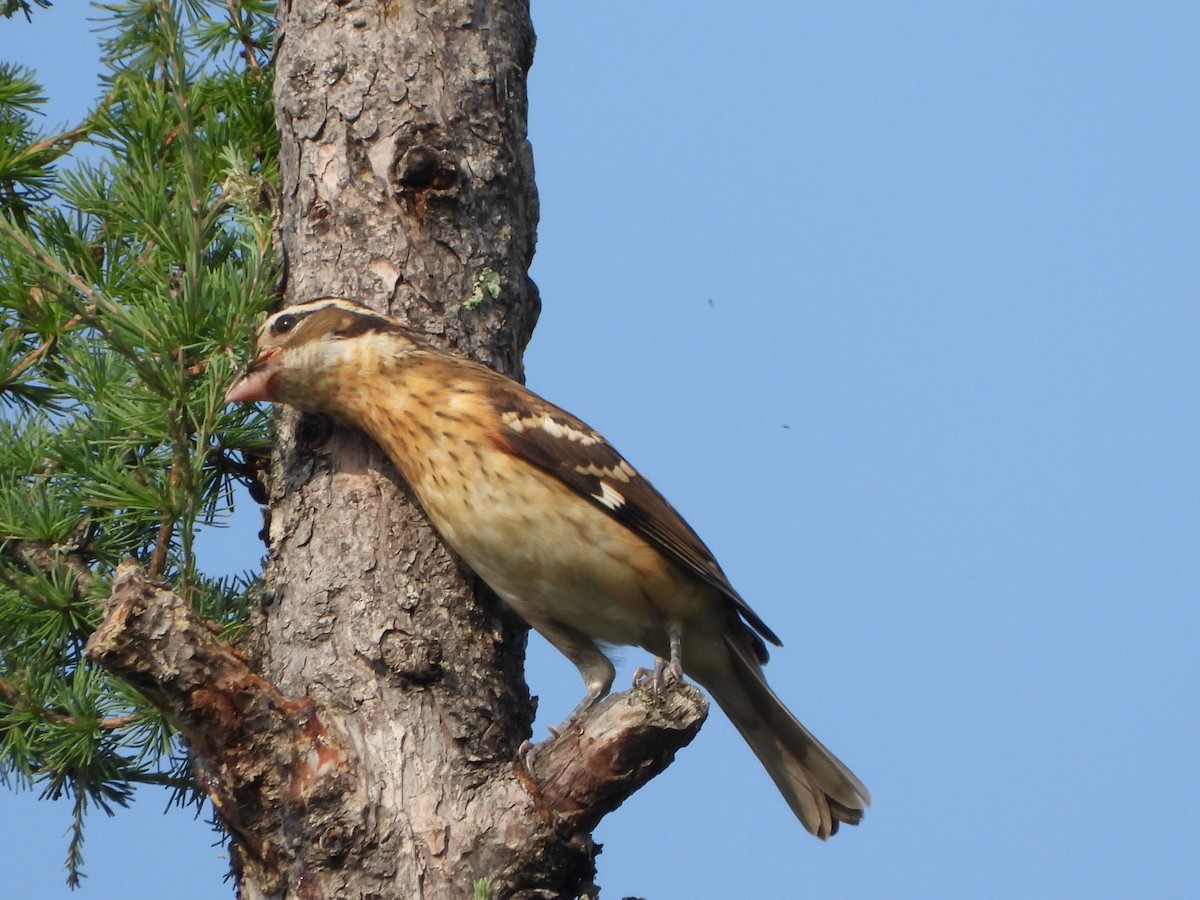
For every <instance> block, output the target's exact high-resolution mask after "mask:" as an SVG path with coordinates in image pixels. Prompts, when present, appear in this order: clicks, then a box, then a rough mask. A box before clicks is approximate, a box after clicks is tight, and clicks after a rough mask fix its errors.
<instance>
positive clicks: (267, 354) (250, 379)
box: [225, 347, 283, 403]
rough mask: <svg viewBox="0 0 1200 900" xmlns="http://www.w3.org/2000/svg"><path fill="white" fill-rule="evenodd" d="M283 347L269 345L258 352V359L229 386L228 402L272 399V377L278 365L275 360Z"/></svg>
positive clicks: (226, 396) (226, 395) (226, 399)
mask: <svg viewBox="0 0 1200 900" xmlns="http://www.w3.org/2000/svg"><path fill="white" fill-rule="evenodd" d="M282 349H283V348H282V347H268V348H267V349H266V350H264V351H263V352H262V353H260V354H258V359H256V360H254V363H253V364H252V365H251V366H250V368H249V369H247V370H246V374H245V375H243V376H242V377H241V378H239V379H238V380H237V381H235V382H234V383H233V384H231V385H230V386H229V390H227V391H226V392H225V402H226V403H255V402H257V401H259V400H270V399H271V391H270V388H271V378H272V377H273V376H274V375H275V372H276V370H277V369H278V368H279V366H278V365H276V364H274V362H273V360H274V359H275V357H276V356H278V355H279V351H280V350H282Z"/></svg>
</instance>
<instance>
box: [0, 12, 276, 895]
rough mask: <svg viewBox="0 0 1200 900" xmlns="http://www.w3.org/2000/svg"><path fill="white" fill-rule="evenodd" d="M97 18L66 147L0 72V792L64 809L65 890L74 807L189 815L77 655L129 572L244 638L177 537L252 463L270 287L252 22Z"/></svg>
mask: <svg viewBox="0 0 1200 900" xmlns="http://www.w3.org/2000/svg"><path fill="white" fill-rule="evenodd" d="M22 5H23V4H18V6H17V7H13V5H12V4H11V3H10V4H7V5H6V6H5V7H0V12H5V11H8V12H11V11H13V10H14V9H16V8H19V7H20V6H22ZM100 8H101V9H102V10H103V11H104V12H105V13H106V14H107V15H108V16H109V17H110V18H111V29H110V31H109V34H110V37H109V38H108V39H107V40H106V42H105V44H104V50H105V65H106V68H107V74H106V76H105V80H104V83H105V87H106V93H105V96H104V97H102V98H101V99H100V100H99V102H98V103H97V105H96V108H95V109H94V110H93V112H92V113H91V114H90V115H89V116H88V117H87V119H86V120H85V121H84V122H83V123H82V124H81V125H79V126H78V127H77V128H74V129H71V130H70V131H68V132H65V133H64V134H60V135H51V136H41V135H39V134H38V132H37V130H36V128H35V127H34V123H33V119H32V116H33V115H35V114H36V112H37V110H38V108H39V106H40V105H41V104H42V103H43V102H44V97H43V96H42V95H41V91H40V88H39V87H38V86H37V85H36V84H35V83H34V82H33V80H32V78H31V77H30V75H29V73H27V72H24V71H21V70H19V69H17V68H15V67H12V66H4V65H2V64H0V622H3V623H4V628H3V630H2V632H0V780H2V781H4V782H5V783H8V784H13V785H16V786H21V787H35V788H37V789H39V790H40V791H41V793H42V795H43V796H46V797H60V796H68V797H70V798H72V800H73V801H74V808H75V816H74V825H75V827H74V831H73V838H72V842H71V846H70V848H69V851H68V870H69V873H70V874H69V881H70V883H71V884H72V885H75V884H77V883H78V879H79V877H80V876H79V867H80V864H81V862H82V856H81V853H80V850H81V842H82V822H83V816H84V814H85V812H86V811H87V810H88V809H89V808H92V807H99V808H101V809H102V810H105V811H111V809H112V807H113V806H114V805H124V804H125V803H127V802H128V800H129V797H130V795H131V793H132V792H133V790H134V788H135V786H136V785H138V784H165V785H168V786H171V787H173V788H175V789H176V791H177V792H178V794H177V796H178V797H179V798H180V799H181V800H184V801H186V800H191V799H195V797H196V792H195V791H194V788H193V786H192V782H191V779H190V774H189V771H188V769H187V765H186V760H185V758H184V757H183V754H182V752H181V751H180V748H179V747H178V746H177V745H176V743H175V742H174V741H173V739H172V737H171V730H170V728H169V726H168V725H167V723H166V722H165V721H164V720H163V719H162V717H161V716H160V715H159V714H158V713H157V712H155V711H154V710H153V709H152V708H150V707H148V706H147V705H146V704H145V702H144V701H143V700H142V698H141V697H140V696H138V695H137V694H136V692H135V691H133V690H132V689H131V688H129V687H128V686H127V685H124V684H123V683H121V682H119V681H116V680H115V679H113V678H111V677H109V676H108V675H107V674H106V673H104V672H103V671H101V670H99V669H97V668H95V667H94V666H92V665H91V664H90V663H89V662H88V661H87V660H86V658H85V657H84V656H83V646H84V643H85V642H86V640H87V638H88V635H89V634H90V633H91V631H92V630H93V629H94V628H95V626H96V624H97V622H98V620H99V616H100V610H101V606H102V603H103V600H104V598H105V597H106V596H107V594H108V590H109V581H110V578H111V576H112V572H113V570H114V568H115V567H116V565H117V564H118V563H119V562H121V561H123V560H125V559H128V558H130V557H133V558H135V559H137V560H139V561H140V562H141V563H142V564H143V565H144V566H145V567H146V568H147V569H148V570H149V571H150V572H151V573H152V574H153V575H154V576H156V577H158V578H160V579H162V580H164V581H166V582H168V583H170V584H171V586H172V588H173V589H174V590H175V591H176V592H177V593H179V594H180V595H181V596H184V597H186V598H188V599H189V600H190V601H191V602H192V603H193V604H195V606H196V607H197V608H198V609H199V610H201V611H202V612H203V613H204V614H205V615H207V616H209V617H210V618H212V619H214V620H215V621H217V622H218V623H220V624H222V625H223V626H225V627H227V628H233V627H236V626H237V624H238V623H239V622H240V621H241V620H242V618H243V613H244V610H245V607H246V596H247V591H248V584H247V583H246V581H245V580H244V579H216V578H212V577H209V576H208V575H206V574H205V573H204V567H203V561H202V560H200V559H198V558H197V556H196V553H195V549H194V547H195V536H196V532H197V529H199V528H201V527H203V526H205V525H211V524H214V523H219V522H220V521H221V520H222V519H223V518H226V517H227V516H228V515H229V513H230V512H231V508H232V499H231V498H232V496H233V491H232V488H233V486H234V484H235V483H236V482H239V481H240V482H243V483H249V482H250V481H251V480H253V479H254V478H255V477H256V471H257V469H256V467H257V462H258V460H259V459H260V458H261V457H262V455H264V454H265V453H266V452H267V450H268V446H269V444H268V437H267V433H266V426H265V421H264V418H263V416H262V414H261V412H259V411H256V410H254V409H253V408H249V409H248V408H246V407H245V406H244V405H238V406H233V407H227V406H226V405H225V404H224V401H223V392H224V389H225V387H226V386H227V384H228V383H229V381H230V380H231V378H232V375H233V372H234V369H235V366H236V364H237V362H238V360H239V359H240V358H241V356H242V355H243V353H244V351H245V348H246V344H247V342H248V338H249V334H250V331H251V329H252V326H253V324H254V322H255V321H256V320H257V318H258V316H259V313H260V312H261V311H262V310H263V309H265V308H266V306H267V304H268V303H269V302H270V300H271V294H272V291H273V288H274V284H275V280H276V273H275V271H274V263H273V259H274V255H273V250H272V247H271V223H270V200H271V197H272V185H273V183H274V179H275V174H276V172H275V164H276V162H275V161H276V155H277V153H276V138H275V131H274V123H273V118H272V117H273V113H272V108H271V74H272V73H271V70H270V69H269V68H268V67H267V65H266V62H267V54H268V53H269V52H270V40H271V31H270V28H271V24H272V22H273V19H272V14H273V8H272V5H271V4H269V3H263V2H259V0H240V2H228V3H227V2H226V0H150V2H147V0H137V2H129V3H114V4H109V5H107V6H102V7H100ZM72 150H76V151H81V152H79V153H77V154H72V156H67V154H68V153H69V152H70V151H72ZM75 156H78V157H79V158H78V159H75V158H74V157H75Z"/></svg>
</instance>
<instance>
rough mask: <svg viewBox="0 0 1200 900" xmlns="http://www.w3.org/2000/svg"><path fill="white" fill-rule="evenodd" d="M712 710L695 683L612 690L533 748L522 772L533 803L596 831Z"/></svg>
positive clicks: (672, 756) (572, 823)
mask: <svg viewBox="0 0 1200 900" xmlns="http://www.w3.org/2000/svg"><path fill="white" fill-rule="evenodd" d="M707 716H708V700H707V699H705V697H704V695H703V694H702V693H701V692H700V691H699V690H698V689H697V688H695V687H693V686H692V685H690V684H685V683H679V684H676V685H672V686H671V687H669V688H667V689H665V690H664V691H663V692H662V693H661V694H658V695H655V694H653V693H652V692H651V691H650V689H649V688H648V687H638V688H634V689H633V690H630V691H625V692H623V693H620V694H614V695H612V696H611V697H608V698H606V699H605V700H604V701H603V702H601V703H598V704H597V705H596V706H595V707H594V708H592V709H591V710H589V711H588V712H587V713H586V714H585V715H583V716H581V717H580V719H579V720H578V722H577V723H575V724H573V725H572V727H569V728H567V729H566V730H564V731H563V732H562V733H561V734H559V735H558V736H557V737H555V738H553V739H551V740H549V741H547V742H546V743H544V744H542V745H540V746H538V747H536V748H535V749H534V751H533V753H532V758H531V759H530V760H529V762H528V767H527V768H526V769H525V771H527V772H528V775H529V777H530V778H531V779H532V785H530V787H531V790H532V792H533V794H534V798H535V802H536V803H537V805H538V807H539V809H541V810H543V811H544V813H545V814H547V815H549V816H552V817H553V818H554V819H555V820H557V821H558V822H562V823H566V824H569V825H570V826H572V827H574V828H578V829H580V830H583V831H591V830H592V829H593V828H595V827H596V825H597V824H598V823H599V822H600V820H601V819H602V818H603V817H604V816H606V815H607V814H608V813H610V812H612V811H613V810H614V809H616V808H617V807H618V806H620V805H621V804H622V803H624V802H625V800H626V799H628V798H629V797H630V796H632V795H633V794H634V792H635V791H637V790H638V789H639V788H641V787H642V786H643V785H644V784H646V782H648V781H649V780H650V779H651V778H653V777H654V776H656V775H658V774H659V773H660V772H662V771H663V770H664V769H666V767H667V766H669V765H670V764H671V762H672V761H673V760H674V759H675V754H676V753H677V752H679V751H680V750H682V749H683V748H684V747H686V746H687V745H688V744H690V743H691V742H692V738H694V737H695V736H696V735H697V734H698V733H699V731H700V726H701V725H703V724H704V720H705V718H706V717H707Z"/></svg>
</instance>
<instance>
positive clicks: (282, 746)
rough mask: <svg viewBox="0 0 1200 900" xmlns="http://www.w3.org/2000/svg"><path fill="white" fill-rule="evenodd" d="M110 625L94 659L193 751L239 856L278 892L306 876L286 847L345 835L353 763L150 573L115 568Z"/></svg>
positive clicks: (93, 645) (97, 639) (314, 718)
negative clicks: (308, 838)
mask: <svg viewBox="0 0 1200 900" xmlns="http://www.w3.org/2000/svg"><path fill="white" fill-rule="evenodd" d="M104 613H105V615H104V621H103V622H102V624H101V626H100V628H98V629H97V630H96V632H95V633H94V634H93V635H92V637H91V639H90V640H89V641H88V644H87V647H86V649H85V653H86V655H87V656H88V658H89V659H91V660H92V661H93V662H95V663H96V664H97V665H100V666H102V667H103V668H105V669H107V670H108V671H109V672H111V673H112V674H114V675H116V676H118V677H120V678H122V679H124V680H125V681H127V682H129V683H130V684H132V685H133V686H134V687H136V688H137V689H138V690H139V691H140V692H141V693H142V694H143V695H144V696H145V697H146V699H147V700H149V701H150V702H151V703H152V704H153V705H154V706H155V707H156V708H158V709H159V710H160V711H162V713H163V714H164V715H165V716H166V717H167V719H168V720H169V721H170V722H171V724H172V725H174V726H175V727H176V728H177V729H178V730H179V732H180V733H181V734H182V735H183V736H184V738H185V739H186V740H187V743H188V747H189V749H190V750H191V752H192V754H193V756H194V758H195V760H196V769H197V774H198V777H199V780H200V782H201V785H202V786H203V787H204V789H205V790H206V791H207V792H208V794H209V796H210V797H211V799H212V801H213V805H214V807H215V808H216V811H217V814H218V815H219V816H220V817H221V819H222V821H223V823H224V825H225V826H226V828H227V829H228V830H229V832H230V834H231V836H232V837H233V839H234V844H235V850H236V857H237V860H238V862H239V863H240V865H241V866H242V867H243V868H244V869H245V868H252V869H256V870H258V871H256V872H255V873H254V875H256V876H257V877H256V878H255V881H256V882H257V883H258V884H260V885H263V886H265V887H267V889H268V890H270V886H271V885H279V884H280V883H281V882H282V880H284V879H286V880H287V881H289V882H291V883H293V884H295V883H296V882H297V881H299V880H302V875H303V873H302V872H300V873H298V872H296V871H295V869H296V867H297V866H298V865H299V866H303V864H302V863H300V862H299V861H298V860H297V859H296V858H295V857H294V854H293V852H292V850H291V847H289V846H288V845H289V844H291V843H292V841H291V840H288V839H289V838H291V839H295V838H297V837H301V835H298V834H295V833H292V834H289V832H290V831H292V832H294V831H307V832H309V833H310V834H313V835H322V836H323V838H324V840H326V841H327V840H328V832H329V831H330V830H331V829H332V830H333V831H334V832H336V831H338V830H339V825H338V824H337V823H336V822H331V821H329V817H323V816H321V815H320V810H322V809H328V810H330V811H331V812H332V813H334V814H336V812H337V810H338V809H340V808H341V807H342V806H344V802H343V800H344V798H343V797H342V795H343V794H344V793H345V792H346V790H347V788H348V786H349V784H350V782H349V779H348V777H347V776H348V773H349V772H350V770H351V768H352V757H351V754H350V751H349V749H348V748H347V747H346V745H345V744H344V743H343V742H342V741H340V740H338V739H337V738H336V737H335V736H334V735H332V734H331V733H330V732H329V730H328V729H327V727H326V725H325V724H324V723H323V722H322V721H321V719H320V717H319V716H318V711H317V709H316V707H315V704H313V702H312V701H311V700H310V699H309V698H307V697H303V698H300V699H297V700H289V699H287V698H286V697H284V696H283V694H281V693H280V692H279V690H278V689H276V688H275V687H274V686H273V685H271V684H270V683H269V682H267V681H265V680H264V679H263V678H261V677H260V676H259V675H257V674H255V673H254V672H253V671H251V670H250V668H249V666H248V665H247V664H246V661H245V659H244V658H243V657H242V656H241V654H239V653H238V652H237V651H236V650H234V649H233V648H232V647H230V646H229V645H228V644H226V643H224V642H223V641H221V640H220V638H219V637H218V636H217V634H216V633H215V632H214V631H213V629H212V627H211V625H210V624H209V623H208V622H207V621H206V620H204V619H203V618H202V617H201V616H200V615H199V614H197V613H196V612H195V611H194V610H192V608H191V607H190V606H188V604H187V603H186V602H184V600H183V599H182V598H180V597H179V596H178V595H176V594H174V593H172V592H171V591H169V590H167V589H165V588H162V587H160V586H158V585H155V584H154V583H152V582H151V581H150V580H149V579H148V577H147V575H146V573H145V572H144V571H143V570H142V568H141V567H140V566H138V565H136V564H134V563H125V564H123V565H121V566H120V567H119V568H118V569H117V573H116V578H115V580H114V582H113V589H112V593H111V595H110V596H109V599H108V601H107V603H106V604H105V610H104Z"/></svg>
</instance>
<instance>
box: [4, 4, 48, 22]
mask: <svg viewBox="0 0 1200 900" xmlns="http://www.w3.org/2000/svg"><path fill="white" fill-rule="evenodd" d="M33 4H34V5H36V6H40V7H42V8H43V9H45V8H47V7H49V6H50V0H33ZM32 12H33V6H31V5H30V0H0V16H3V17H4V18H6V19H11V18H12V17H13V16H15V15H16V14H17V13H24V14H25V18H26V19H29V18H31V14H32Z"/></svg>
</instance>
